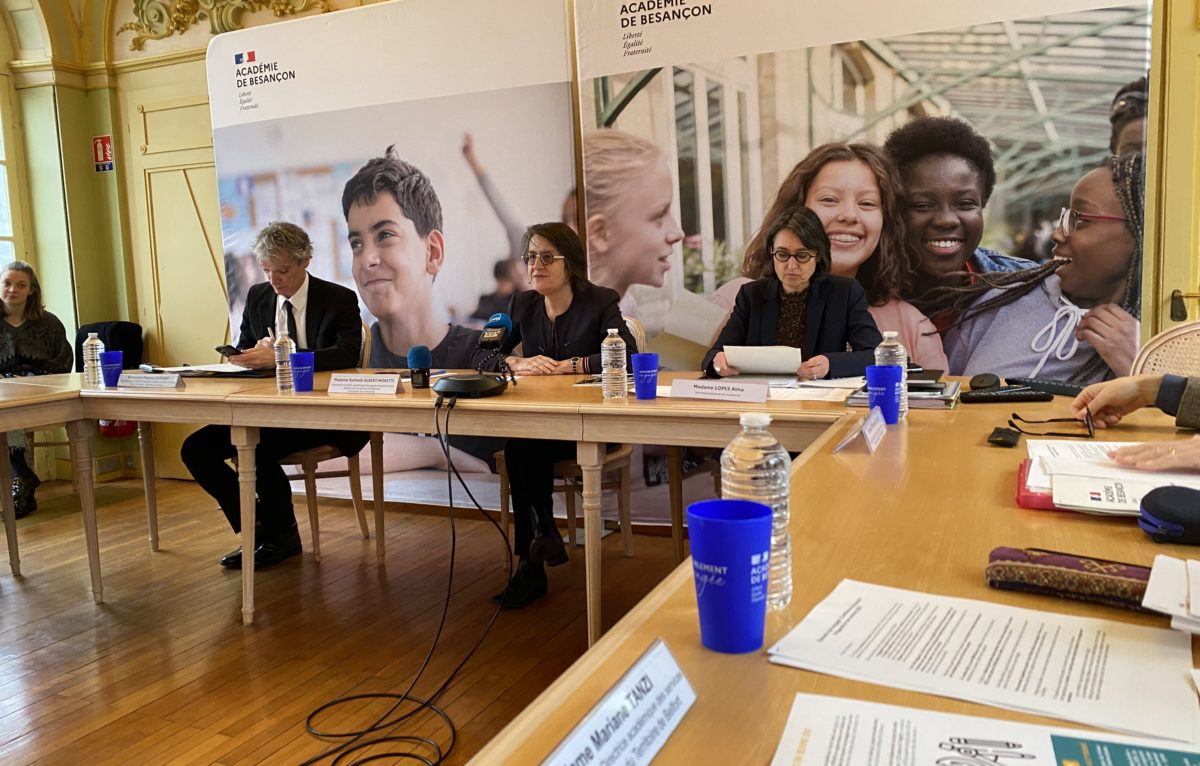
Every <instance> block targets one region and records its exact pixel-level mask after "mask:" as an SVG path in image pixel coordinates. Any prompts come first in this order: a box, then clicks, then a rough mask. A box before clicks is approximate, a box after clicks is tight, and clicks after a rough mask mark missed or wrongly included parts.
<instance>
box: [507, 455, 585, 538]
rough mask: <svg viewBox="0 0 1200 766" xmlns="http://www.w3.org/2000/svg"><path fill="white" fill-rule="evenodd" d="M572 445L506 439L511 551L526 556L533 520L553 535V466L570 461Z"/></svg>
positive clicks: (543, 530) (545, 531)
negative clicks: (513, 528) (512, 537)
mask: <svg viewBox="0 0 1200 766" xmlns="http://www.w3.org/2000/svg"><path fill="white" fill-rule="evenodd" d="M575 454H576V447H575V442H564V441H548V440H545V439H509V440H508V444H507V445H505V447H504V465H505V466H506V467H507V468H508V486H509V489H510V490H511V491H512V510H513V525H514V527H515V528H516V535H515V538H514V540H513V551H514V552H515V553H516V554H517V555H518V556H528V555H529V545H530V543H532V542H533V530H534V526H533V524H534V517H535V516H536V517H537V523H538V526H539V527H540V528H541V530H542V532H543V533H551V532H553V531H554V464H555V463H557V462H558V461H559V460H569V459H573V458H574V457H575Z"/></svg>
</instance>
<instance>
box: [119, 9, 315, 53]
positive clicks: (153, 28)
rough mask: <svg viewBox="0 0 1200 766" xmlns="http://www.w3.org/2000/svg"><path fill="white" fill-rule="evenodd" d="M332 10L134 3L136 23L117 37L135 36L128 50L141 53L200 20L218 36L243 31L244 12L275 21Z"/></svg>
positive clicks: (124, 28) (181, 32)
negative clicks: (151, 42) (149, 42)
mask: <svg viewBox="0 0 1200 766" xmlns="http://www.w3.org/2000/svg"><path fill="white" fill-rule="evenodd" d="M313 8H318V9H320V11H321V13H328V12H329V11H330V10H331V9H330V7H329V4H328V3H327V2H326V1H325V0H134V2H133V15H134V16H135V17H136V18H137V21H131V22H129V23H128V24H122V25H121V27H120V28H119V29H118V30H117V34H120V33H122V32H134V33H135V34H134V36H133V40H132V41H130V43H129V50H131V51H140V50H142V49H143V46H145V44H146V41H147V40H163V39H166V38H168V37H170V36H171V35H176V34H179V35H181V34H183V33H184V32H186V31H187V30H188V29H190V28H191V27H193V26H195V25H196V24H198V23H199V22H200V21H202V20H207V21H208V27H209V32H211V33H212V34H214V35H218V34H220V33H222V32H231V31H233V30H235V29H241V28H242V14H244V13H246V12H247V11H251V12H253V11H261V10H265V9H270V11H271V12H272V13H273V14H275V16H277V17H280V18H282V17H284V16H294V15H295V14H297V13H303V12H304V11H307V10H311V9H313Z"/></svg>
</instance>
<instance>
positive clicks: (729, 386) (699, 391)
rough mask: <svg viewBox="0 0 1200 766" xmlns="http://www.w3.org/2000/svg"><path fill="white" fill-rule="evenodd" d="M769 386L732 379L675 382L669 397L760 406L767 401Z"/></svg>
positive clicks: (672, 384) (757, 382)
mask: <svg viewBox="0 0 1200 766" xmlns="http://www.w3.org/2000/svg"><path fill="white" fill-rule="evenodd" d="M769 391H770V386H768V385H767V384H766V383H763V382H759V381H753V382H751V381H739V380H734V379H732V378H723V379H720V380H676V381H672V383H671V396H672V398H674V397H679V398H683V399H715V400H717V401H722V402H751V403H756V404H762V403H763V402H765V401H767V393H768V392H769Z"/></svg>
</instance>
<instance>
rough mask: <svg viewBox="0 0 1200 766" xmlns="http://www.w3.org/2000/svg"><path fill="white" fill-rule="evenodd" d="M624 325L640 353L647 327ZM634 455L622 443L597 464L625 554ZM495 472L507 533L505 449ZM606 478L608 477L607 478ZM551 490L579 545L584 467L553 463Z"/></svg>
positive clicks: (627, 550)
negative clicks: (613, 496)
mask: <svg viewBox="0 0 1200 766" xmlns="http://www.w3.org/2000/svg"><path fill="white" fill-rule="evenodd" d="M625 326H626V327H628V328H629V334H630V335H632V336H633V340H634V343H635V344H636V351H637V352H638V353H640V352H641V351H642V349H644V348H645V347H646V328H645V327H643V326H642V323H641V322H640V321H638V320H637V319H633V318H626V320H625ZM632 457H633V447H632V446H631V445H629V444H621V445H619V446H618V447H617V448H616V449H614V450H612V451H610V452H609V453H608V454H606V455H605V456H604V464H603V465H602V466H601V467H600V482H601V483H600V490H601V492H603V491H605V490H610V489H614V490H616V491H617V516H618V518H619V519H620V523H621V545H622V546H623V547H624V549H625V555H626V556H632V555H633V521H632V517H631V513H630V505H629V464H630V462H631V458H632ZM495 458H496V473H497V474H499V475H500V525H501V527H502V528H503V529H504V533H505V534H508V522H509V520H510V517H511V516H512V509H511V508H510V505H509V493H508V468H507V466H506V465H505V463H504V450H500V451H499V452H497V453H496V454H495ZM605 477H608V478H607V479H606V478H605ZM554 482H555V484H554V492H555V493H562V495H563V499H564V500H565V501H566V506H567V537H568V538H569V541H570V544H571V547H572V548H574V547H576V546H577V545H578V543H577V542H576V539H575V528H576V526H577V522H576V514H575V495H576V494H578V495H580V496H582V495H583V470H582V469H581V468H580V467H579V464H578V463H576V462H575V461H574V460H560V461H558V462H557V463H555V464H554Z"/></svg>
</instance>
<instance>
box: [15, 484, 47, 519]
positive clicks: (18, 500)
mask: <svg viewBox="0 0 1200 766" xmlns="http://www.w3.org/2000/svg"><path fill="white" fill-rule="evenodd" d="M36 479H37V477H34V480H35V481H36ZM40 483H41V482H37V484H40ZM37 484H35V483H33V482H31V481H28V480H27V479H23V478H14V479H13V480H12V499H13V516H15V517H16V518H18V519H23V518H25V517H26V516H28V515H29V514H31V513H33V512H34V511H36V510H37V497H35V496H34V491H35V490H36V489H37Z"/></svg>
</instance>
